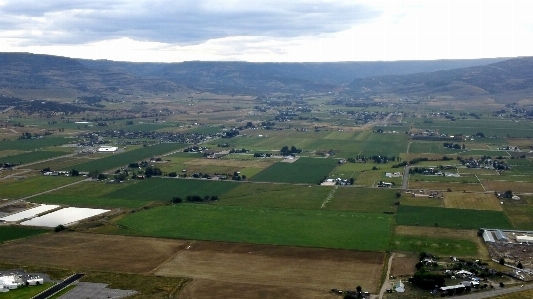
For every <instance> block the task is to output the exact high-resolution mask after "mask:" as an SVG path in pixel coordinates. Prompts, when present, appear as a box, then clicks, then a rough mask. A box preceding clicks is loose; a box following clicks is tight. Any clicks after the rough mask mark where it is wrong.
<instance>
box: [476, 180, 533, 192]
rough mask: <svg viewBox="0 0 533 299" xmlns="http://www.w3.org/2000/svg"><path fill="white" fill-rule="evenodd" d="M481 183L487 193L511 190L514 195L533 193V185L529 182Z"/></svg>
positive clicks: (489, 181)
mask: <svg viewBox="0 0 533 299" xmlns="http://www.w3.org/2000/svg"><path fill="white" fill-rule="evenodd" d="M481 183H482V184H483V187H485V189H486V190H487V191H498V192H501V191H505V190H512V191H513V192H515V193H533V184H531V183H530V182H511V181H499V180H498V181H496V180H482V181H481Z"/></svg>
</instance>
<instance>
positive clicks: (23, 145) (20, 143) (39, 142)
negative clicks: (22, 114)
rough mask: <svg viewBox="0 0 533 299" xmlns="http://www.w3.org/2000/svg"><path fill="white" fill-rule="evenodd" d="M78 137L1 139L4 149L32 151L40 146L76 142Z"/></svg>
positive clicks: (0, 142) (1, 146) (45, 146)
mask: <svg viewBox="0 0 533 299" xmlns="http://www.w3.org/2000/svg"><path fill="white" fill-rule="evenodd" d="M76 141H77V139H72V138H63V137H46V138H39V139H22V140H8V141H5V140H4V141H0V148H1V149H2V150H21V151H31V150H36V149H40V148H47V147H52V146H58V145H63V144H67V143H73V142H76Z"/></svg>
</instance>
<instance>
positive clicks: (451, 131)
mask: <svg viewBox="0 0 533 299" xmlns="http://www.w3.org/2000/svg"><path fill="white" fill-rule="evenodd" d="M415 125H416V127H417V128H420V129H433V130H438V131H439V133H441V134H448V135H459V134H463V135H475V134H477V133H483V134H484V135H485V136H487V137H489V136H497V137H519V138H520V137H521V138H523V137H533V125H532V124H531V123H530V122H526V121H518V122H515V121H512V120H508V119H499V118H488V119H457V120H456V121H450V120H448V119H432V122H431V123H422V119H420V120H418V121H417V122H416V123H415ZM477 139H487V138H486V137H485V138H477Z"/></svg>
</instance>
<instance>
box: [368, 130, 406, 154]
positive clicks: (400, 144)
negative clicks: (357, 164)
mask: <svg viewBox="0 0 533 299" xmlns="http://www.w3.org/2000/svg"><path fill="white" fill-rule="evenodd" d="M406 149H407V135H406V134H400V133H397V134H378V133H373V134H370V135H369V136H368V139H367V140H365V141H364V143H363V145H362V146H361V154H363V155H365V156H373V155H378V156H387V157H392V156H394V157H398V156H399V155H400V153H403V152H405V150H406Z"/></svg>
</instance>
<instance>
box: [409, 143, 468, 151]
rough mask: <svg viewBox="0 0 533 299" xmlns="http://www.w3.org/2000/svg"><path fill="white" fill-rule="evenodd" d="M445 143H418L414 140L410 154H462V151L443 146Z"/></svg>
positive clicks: (410, 147)
mask: <svg viewBox="0 0 533 299" xmlns="http://www.w3.org/2000/svg"><path fill="white" fill-rule="evenodd" d="M443 143H444V141H431V142H427V141H418V140H414V141H413V142H412V143H411V145H410V146H409V152H410V153H420V154H439V155H440V154H442V155H454V154H458V153H460V152H462V151H463V150H460V149H451V148H447V147H444V146H443Z"/></svg>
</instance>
